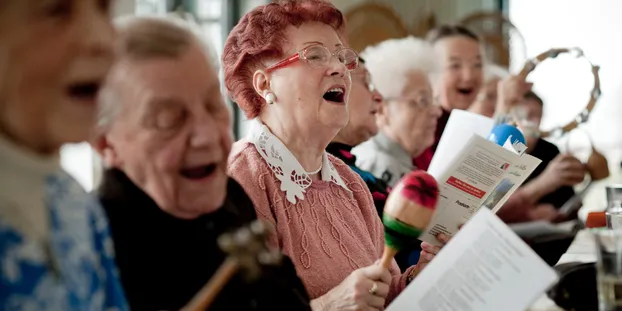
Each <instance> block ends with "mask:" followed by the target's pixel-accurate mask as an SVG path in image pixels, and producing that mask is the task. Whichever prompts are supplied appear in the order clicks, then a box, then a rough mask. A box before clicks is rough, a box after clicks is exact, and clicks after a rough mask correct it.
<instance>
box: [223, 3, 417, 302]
mask: <svg viewBox="0 0 622 311" xmlns="http://www.w3.org/2000/svg"><path fill="white" fill-rule="evenodd" d="M344 27H345V21H344V17H343V15H342V14H341V12H339V10H337V9H336V8H335V7H334V6H333V5H332V4H330V3H329V2H327V1H321V0H304V1H281V2H278V3H271V4H267V5H263V6H259V7H257V8H255V9H254V10H252V11H251V12H249V13H247V14H246V15H245V16H244V17H243V18H242V19H241V20H240V22H239V23H238V24H237V26H236V27H235V28H234V29H233V30H232V31H231V33H230V34H229V37H228V38H227V41H226V43H225V47H224V52H223V67H224V68H223V69H224V74H225V85H226V87H227V90H228V91H229V94H230V96H231V98H232V99H233V100H234V101H235V102H236V103H237V104H238V105H239V107H240V108H241V109H242V110H243V111H244V112H245V114H246V116H247V117H248V118H249V119H252V120H251V121H250V123H251V126H250V131H249V134H248V137H247V138H246V139H244V140H241V141H239V142H237V143H236V144H234V146H233V150H232V153H231V156H230V158H229V174H230V175H231V176H232V177H233V178H234V179H235V180H237V181H238V182H239V183H240V184H241V185H242V187H243V188H244V189H245V190H246V192H247V193H248V194H249V196H250V198H251V200H252V201H253V203H254V205H255V208H256V210H257V214H258V216H259V217H260V218H262V219H264V220H265V221H268V222H269V223H271V224H272V225H274V226H275V228H276V234H275V236H274V237H273V238H272V239H271V243H272V244H274V245H276V246H278V247H279V248H280V249H281V250H282V251H283V252H284V253H285V254H287V255H289V257H291V258H292V260H293V261H294V265H295V266H296V270H297V272H298V274H299V275H300V277H301V278H302V280H303V282H304V283H305V286H306V287H307V290H308V291H309V294H310V296H311V298H312V299H313V301H312V308H313V309H314V310H333V309H340V310H342V309H348V310H379V309H382V308H383V307H384V306H385V305H386V304H388V302H390V301H391V300H392V299H393V298H394V297H395V296H396V295H397V294H398V293H399V292H400V291H401V290H402V289H403V288H404V287H405V286H406V283H407V282H408V281H410V280H411V279H412V278H413V277H414V276H415V275H416V273H417V272H418V271H419V269H417V268H416V266H414V267H410V268H408V269H407V270H406V271H405V272H404V273H403V274H402V273H401V272H400V270H399V268H398V266H397V265H396V264H395V263H393V265H392V267H391V268H390V269H389V271H387V270H386V269H383V268H381V267H380V266H378V265H374V263H375V262H376V260H377V259H378V258H380V256H381V253H382V249H383V236H384V233H383V226H382V223H381V221H380V218H379V217H378V214H377V213H376V210H375V208H374V203H373V200H372V196H371V194H370V192H369V190H368V188H367V187H366V185H365V183H364V182H363V180H362V179H361V177H360V176H359V175H358V174H356V173H355V172H354V171H352V170H351V169H350V168H349V167H348V166H347V165H346V164H344V163H343V162H342V161H341V160H338V159H336V158H335V157H333V156H331V155H329V154H327V153H326V152H325V149H326V147H327V146H328V144H329V143H330V142H331V140H332V139H333V138H334V137H335V135H337V133H338V132H339V131H340V130H341V129H342V128H343V127H344V126H345V125H346V124H347V123H348V108H347V102H348V97H349V93H350V87H351V78H350V72H351V71H352V70H354V69H356V68H357V66H358V55H357V53H356V52H354V51H353V50H352V49H350V48H348V47H347V46H346V44H345V43H344V41H343V32H344Z"/></svg>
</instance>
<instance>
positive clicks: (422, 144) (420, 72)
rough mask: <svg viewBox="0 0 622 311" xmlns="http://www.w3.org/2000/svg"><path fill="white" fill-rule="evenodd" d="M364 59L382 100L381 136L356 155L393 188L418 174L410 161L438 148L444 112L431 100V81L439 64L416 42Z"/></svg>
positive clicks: (389, 45) (391, 45)
mask: <svg viewBox="0 0 622 311" xmlns="http://www.w3.org/2000/svg"><path fill="white" fill-rule="evenodd" d="M362 55H363V57H364V58H365V61H366V65H367V70H369V72H370V73H371V76H372V79H373V83H374V85H375V86H376V88H377V89H378V91H379V92H380V93H381V94H382V95H383V96H384V101H383V103H382V104H381V105H380V109H379V110H378V115H377V122H378V125H379V127H380V132H379V133H378V135H376V136H374V137H373V138H372V139H370V140H369V141H367V142H365V143H363V144H361V145H359V146H358V147H356V148H354V149H353V150H352V153H353V154H354V155H356V156H357V162H356V165H357V166H358V167H360V168H361V169H364V170H366V171H369V172H371V173H372V174H373V175H375V176H377V177H380V178H382V179H383V180H385V181H386V182H387V183H388V184H389V185H390V186H392V185H394V184H395V183H396V182H397V181H398V180H399V179H400V178H401V177H402V176H403V175H404V174H406V173H408V172H410V171H412V170H414V169H416V167H415V166H414V165H413V163H412V159H413V158H415V157H417V156H419V155H420V154H421V153H422V152H423V151H424V150H426V149H427V148H428V147H430V146H431V145H432V144H433V143H434V133H435V131H436V122H437V119H438V118H439V117H440V115H441V109H440V107H438V106H437V105H435V104H434V101H433V95H432V84H431V76H432V75H434V74H435V73H436V72H438V70H439V65H438V62H437V57H436V56H435V54H434V49H433V48H432V46H431V45H429V44H428V43H427V42H426V41H423V40H420V39H417V38H414V37H406V38H402V39H390V40H387V41H384V42H381V43H380V44H378V45H376V46H373V47H369V48H367V49H366V50H365V51H363V53H362Z"/></svg>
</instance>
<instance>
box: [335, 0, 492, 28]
mask: <svg viewBox="0 0 622 311" xmlns="http://www.w3.org/2000/svg"><path fill="white" fill-rule="evenodd" d="M367 2H378V3H386V4H389V5H390V6H391V7H393V9H394V10H395V11H396V12H397V13H398V14H399V16H400V17H401V18H402V20H403V21H404V23H406V25H407V26H409V27H411V26H413V24H414V22H415V21H416V20H417V18H418V17H419V16H422V15H423V16H425V15H426V13H427V12H430V11H432V12H434V13H435V15H436V17H437V20H438V22H440V23H451V22H456V21H457V20H459V19H460V18H462V17H464V16H466V15H468V14H471V13H473V12H475V11H480V10H494V9H496V3H497V1H496V0H375V1H369V0H333V3H334V4H335V6H337V7H338V8H339V9H340V10H342V11H344V12H347V11H348V9H350V8H353V7H355V6H357V5H360V4H363V3H367Z"/></svg>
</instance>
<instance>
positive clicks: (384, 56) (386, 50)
mask: <svg viewBox="0 0 622 311" xmlns="http://www.w3.org/2000/svg"><path fill="white" fill-rule="evenodd" d="M361 57H362V58H363V59H364V60H365V66H366V67H367V70H368V71H369V73H370V74H371V76H372V80H373V82H374V85H375V86H376V87H377V88H378V91H379V92H380V94H382V95H383V96H385V97H399V96H400V95H401V94H402V91H403V90H404V87H405V85H406V82H407V80H406V79H407V75H408V74H409V73H410V72H413V71H418V72H422V73H424V74H427V75H428V76H433V75H434V74H436V73H438V72H439V70H440V64H439V59H438V56H437V55H436V54H435V52H434V48H433V47H432V45H431V44H430V43H428V42H427V41H425V40H423V39H419V38H415V37H413V36H408V37H405V38H400V39H389V40H386V41H383V42H380V43H378V44H377V45H375V46H370V47H367V48H366V49H365V50H364V51H363V52H362V53H361Z"/></svg>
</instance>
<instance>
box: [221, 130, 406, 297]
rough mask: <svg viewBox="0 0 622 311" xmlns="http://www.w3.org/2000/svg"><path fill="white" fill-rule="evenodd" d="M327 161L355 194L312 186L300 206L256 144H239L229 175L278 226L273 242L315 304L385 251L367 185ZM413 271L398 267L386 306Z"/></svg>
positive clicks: (322, 185) (340, 164)
mask: <svg viewBox="0 0 622 311" xmlns="http://www.w3.org/2000/svg"><path fill="white" fill-rule="evenodd" d="M328 157H329V161H330V163H332V165H333V166H334V168H335V169H336V171H337V172H338V174H339V176H340V177H341V179H342V180H343V181H344V183H345V185H346V186H347V188H348V189H349V190H350V191H348V190H347V189H344V188H343V187H341V186H339V185H338V184H336V183H333V182H330V181H323V180H318V181H313V182H312V183H311V184H310V185H309V187H308V188H307V189H306V192H305V193H304V199H302V200H297V201H296V203H295V204H293V203H291V202H290V201H288V200H287V199H286V195H285V192H284V191H282V190H281V187H280V181H279V180H278V179H277V178H276V176H275V174H274V173H273V171H272V170H271V168H270V167H269V166H268V164H267V163H266V161H265V160H264V159H263V158H262V156H261V155H260V154H259V152H258V151H257V149H256V148H255V145H253V144H252V143H250V142H249V141H247V140H241V141H238V142H237V143H235V144H234V146H233V150H232V153H231V156H230V158H229V168H228V169H229V175H231V177H233V178H234V179H235V180H236V181H237V182H238V183H240V184H241V185H242V187H243V188H244V190H245V191H246V192H247V193H248V195H249V196H250V198H251V200H252V201H253V203H254V205H255V209H256V210H257V215H258V216H259V217H260V218H262V219H264V220H266V221H268V222H270V223H271V224H272V225H274V227H275V228H276V233H277V234H276V235H275V236H273V238H272V239H271V240H270V243H272V244H273V245H276V246H278V247H279V248H280V249H281V250H282V251H283V252H284V253H285V254H286V255H288V256H289V257H290V258H291V259H292V260H293V262H294V265H295V266H296V270H297V272H298V275H299V276H300V278H301V279H302V280H303V282H304V283H305V286H306V287H307V290H308V291H309V294H310V296H311V298H312V299H315V298H317V297H320V296H322V295H324V294H325V293H326V292H328V291H329V290H331V289H332V288H334V287H335V286H337V285H339V283H341V282H342V281H343V280H344V279H345V278H346V277H347V276H348V275H350V273H352V272H353V271H354V270H356V269H359V268H363V267H366V266H369V265H372V264H373V263H374V262H375V261H376V260H378V259H379V258H380V256H381V255H382V251H383V247H384V231H383V225H382V222H381V220H380V218H379V217H378V214H377V212H376V209H375V208H374V203H373V200H372V196H371V194H370V192H369V190H368V188H367V186H366V185H365V183H364V182H363V180H362V179H361V177H360V176H359V175H358V174H356V173H355V172H354V171H352V170H351V169H350V168H349V167H348V166H347V165H346V164H345V163H343V162H342V161H341V160H339V159H337V158H335V157H334V156H332V155H328ZM412 268H413V267H411V268H409V269H407V270H406V271H405V272H404V274H401V273H400V270H399V268H398V266H397V264H396V263H395V261H394V262H393V265H392V267H391V268H390V269H389V270H390V272H391V274H392V276H393V280H392V283H391V287H390V292H389V296H388V297H387V304H388V303H389V302H390V301H391V300H393V298H395V296H397V294H399V293H400V292H401V291H402V290H403V289H404V287H405V286H406V279H407V276H408V273H410V271H411V269H412Z"/></svg>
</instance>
